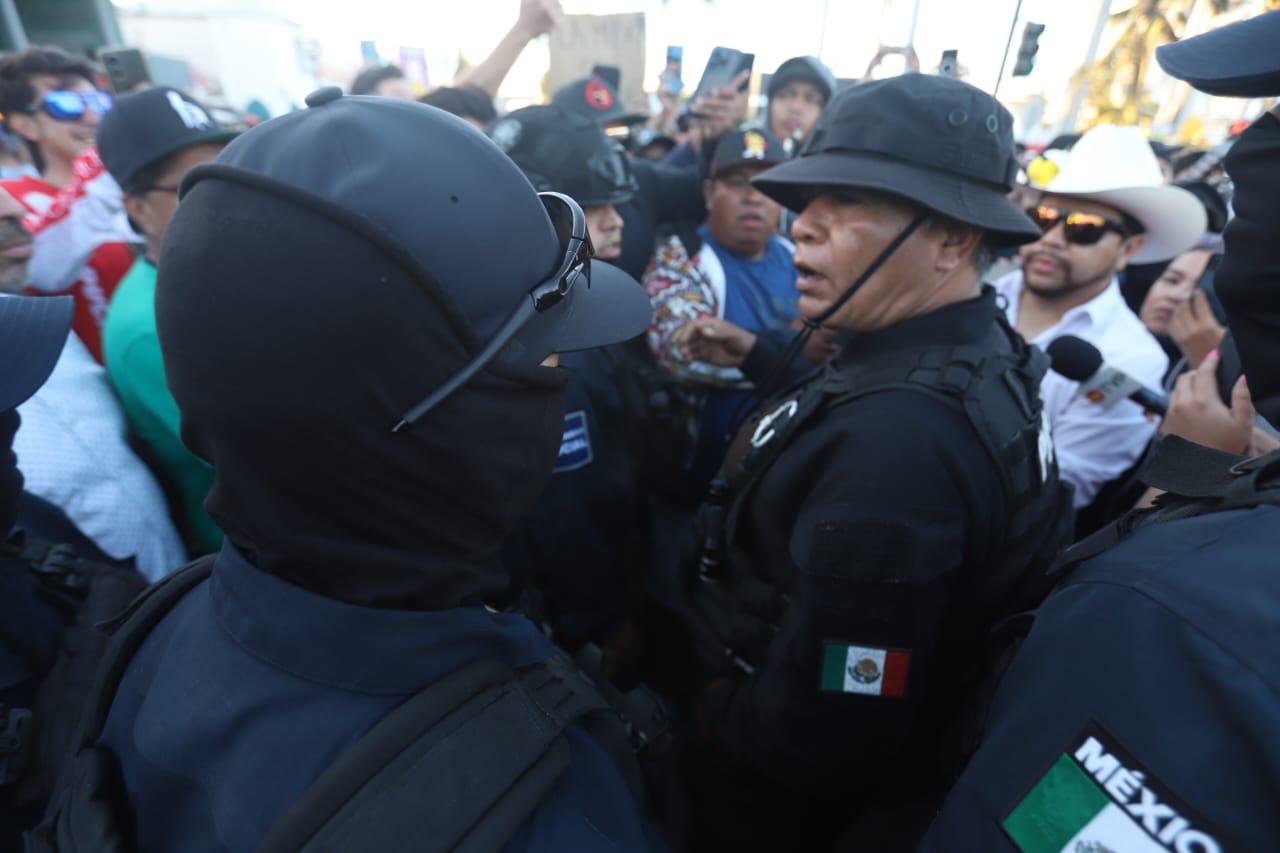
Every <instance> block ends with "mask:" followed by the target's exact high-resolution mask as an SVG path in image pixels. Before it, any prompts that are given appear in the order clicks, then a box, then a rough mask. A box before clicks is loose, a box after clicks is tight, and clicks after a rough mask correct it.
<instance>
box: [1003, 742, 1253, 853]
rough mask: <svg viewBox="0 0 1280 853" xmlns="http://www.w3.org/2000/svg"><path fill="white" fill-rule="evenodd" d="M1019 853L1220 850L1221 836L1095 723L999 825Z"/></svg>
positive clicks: (1198, 852)
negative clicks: (1020, 852)
mask: <svg viewBox="0 0 1280 853" xmlns="http://www.w3.org/2000/svg"><path fill="white" fill-rule="evenodd" d="M1000 826H1001V828H1002V829H1003V830H1004V832H1005V834H1006V835H1007V836H1009V840H1011V841H1012V842H1013V843H1014V846H1016V847H1017V848H1018V849H1019V850H1021V851H1023V853H1050V851H1052V853H1058V851H1063V853H1067V852H1068V851H1069V852H1070V853H1106V851H1114V853H1121V851H1124V852H1125V853H1128V851H1134V853H1221V851H1222V850H1224V849H1229V848H1228V847H1227V846H1226V844H1225V839H1224V838H1223V836H1222V834H1221V833H1219V832H1218V831H1217V830H1216V829H1215V828H1214V827H1212V826H1211V825H1210V824H1209V823H1208V821H1206V820H1205V819H1204V818H1202V817H1200V816H1199V815H1196V814H1195V813H1194V812H1193V811H1192V810H1191V809H1190V807H1189V806H1188V805H1187V804H1186V802H1185V801H1183V800H1182V799H1181V798H1179V797H1178V796H1177V795H1176V794H1175V793H1174V792H1173V791H1172V790H1170V788H1169V787H1168V786H1167V785H1165V784H1164V783H1163V782H1161V781H1160V780H1159V779H1157V778H1155V776H1154V775H1153V774H1152V773H1151V772H1150V771H1149V770H1147V769H1146V768H1145V767H1143V766H1142V764H1141V763H1140V762H1139V761H1138V760H1137V759H1136V758H1135V757H1134V756H1133V755H1132V754H1131V753H1129V752H1128V751H1126V750H1125V749H1124V747H1122V746H1121V745H1120V744H1119V742H1118V741H1117V740H1116V739H1115V738H1114V737H1113V736H1112V735H1111V734H1110V733H1108V732H1107V731H1106V730H1105V729H1103V728H1102V726H1101V725H1099V724H1098V723H1097V722H1096V721H1092V720H1091V721H1090V722H1089V724H1088V725H1087V726H1086V727H1085V729H1084V731H1082V732H1081V733H1080V734H1078V735H1076V737H1074V738H1073V739H1072V740H1071V741H1070V743H1068V744H1067V746H1066V748H1065V749H1064V750H1063V751H1062V752H1061V753H1059V754H1058V755H1057V756H1056V757H1055V758H1054V760H1053V763H1052V764H1050V765H1049V767H1048V769H1047V770H1046V771H1045V772H1044V774H1043V775H1041V776H1040V778H1039V779H1038V780H1036V782H1035V784H1034V785H1032V787H1031V790H1030V791H1029V792H1027V794H1026V795H1025V796H1023V797H1022V799H1021V800H1020V801H1019V802H1018V803H1017V804H1016V805H1015V806H1014V807H1013V809H1012V810H1011V811H1010V812H1009V813H1008V815H1006V817H1005V819H1004V821H1003V822H1002V823H1001V824H1000Z"/></svg>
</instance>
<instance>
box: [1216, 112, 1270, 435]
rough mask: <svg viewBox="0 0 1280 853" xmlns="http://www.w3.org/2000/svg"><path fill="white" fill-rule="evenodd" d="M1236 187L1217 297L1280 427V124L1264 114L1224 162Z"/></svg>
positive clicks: (1262, 404)
mask: <svg viewBox="0 0 1280 853" xmlns="http://www.w3.org/2000/svg"><path fill="white" fill-rule="evenodd" d="M1226 167H1227V173H1228V174H1230V175H1231V179H1232V181H1233V182H1234V183H1235V196H1234V198H1233V200H1232V203H1233V205H1234V206H1235V214H1236V215H1235V218H1233V219H1232V220H1231V221H1230V222H1229V223H1228V224H1227V227H1226V228H1225V229H1224V231H1223V233H1222V239H1223V243H1224V245H1225V252H1224V254H1223V257H1222V264H1221V265H1220V266H1219V267H1218V274H1217V279H1216V287H1217V292H1218V298H1219V299H1220V300H1221V301H1222V306H1223V308H1224V309H1225V310H1226V312H1227V321H1228V325H1229V326H1230V328H1231V334H1232V336H1233V337H1234V338H1235V342H1236V347H1237V349H1238V350H1239V351H1240V361H1241V363H1242V364H1243V365H1244V374H1245V376H1246V377H1248V381H1249V393H1250V395H1251V396H1252V397H1253V403H1254V406H1256V407H1257V410H1258V412H1259V414H1261V415H1262V416H1263V417H1264V418H1266V419H1267V420H1268V421H1270V422H1271V423H1272V424H1280V251H1277V248H1276V247H1277V238H1280V119H1277V118H1276V117H1275V116H1273V115H1270V114H1268V115H1264V116H1263V117H1262V118H1260V119H1258V120H1257V121H1256V122H1254V123H1253V125H1252V126H1251V127H1250V128H1249V129H1248V130H1246V131H1245V132H1244V133H1242V134H1241V135H1240V138H1239V140H1237V141H1236V144H1235V145H1234V146H1233V147H1232V149H1231V153H1230V154H1228V155H1227V158H1226Z"/></svg>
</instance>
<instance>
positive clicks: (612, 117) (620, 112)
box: [551, 77, 648, 127]
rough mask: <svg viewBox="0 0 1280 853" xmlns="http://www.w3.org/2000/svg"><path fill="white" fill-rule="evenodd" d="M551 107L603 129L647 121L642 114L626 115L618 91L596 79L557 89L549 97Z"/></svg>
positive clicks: (586, 79) (573, 83) (587, 79)
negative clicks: (593, 123)
mask: <svg viewBox="0 0 1280 853" xmlns="http://www.w3.org/2000/svg"><path fill="white" fill-rule="evenodd" d="M551 106H553V107H559V108H560V109H561V110H563V111H564V112H566V113H568V114H569V115H573V116H578V117H579V118H584V119H586V120H587V121H590V122H595V123H596V124H598V125H601V126H602V127H613V126H615V125H620V124H622V125H630V124H640V123H641V122H643V121H646V120H647V119H648V116H646V115H645V114H644V113H629V112H627V111H626V109H625V108H623V106H622V99H621V98H619V97H618V91H617V90H616V89H614V88H613V87H612V86H610V85H609V83H608V82H607V81H605V80H602V79H600V78H599V77H583V78H582V79H581V80H574V81H573V82H572V83H567V84H565V85H564V86H562V87H560V90H559V91H557V92H556V93H555V94H554V95H552V96H551Z"/></svg>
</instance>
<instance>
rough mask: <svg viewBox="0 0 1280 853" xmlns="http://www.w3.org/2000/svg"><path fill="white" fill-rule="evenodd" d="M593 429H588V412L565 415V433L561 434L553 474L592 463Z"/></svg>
mask: <svg viewBox="0 0 1280 853" xmlns="http://www.w3.org/2000/svg"><path fill="white" fill-rule="evenodd" d="M594 458H595V456H594V454H593V453H592V452H591V431H590V430H589V429H587V413H586V412H584V411H581V410H579V411H576V412H569V413H568V414H566V415H565V416H564V433H563V434H562V435H561V436H560V454H559V455H558V456H556V465H555V467H554V468H552V469H551V473H553V474H563V473H564V472H566V471H576V470H578V469H579V468H583V467H585V466H587V465H590V464H591V460H592V459H594Z"/></svg>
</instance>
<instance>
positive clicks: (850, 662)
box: [822, 642, 911, 697]
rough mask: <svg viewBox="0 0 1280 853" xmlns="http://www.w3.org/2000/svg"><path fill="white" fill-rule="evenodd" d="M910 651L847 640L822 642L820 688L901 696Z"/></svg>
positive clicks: (904, 686)
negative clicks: (851, 643) (853, 643)
mask: <svg viewBox="0 0 1280 853" xmlns="http://www.w3.org/2000/svg"><path fill="white" fill-rule="evenodd" d="M910 664H911V652H908V651H903V650H901V649H885V648H877V647H875V646H853V645H849V644H847V643H832V642H827V643H824V644H823V650H822V689H823V690H825V691H828V692H831V693H860V694H862V695H864V696H895V697H901V696H903V695H904V694H905V693H906V692H907V670H908V668H909V667H910Z"/></svg>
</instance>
